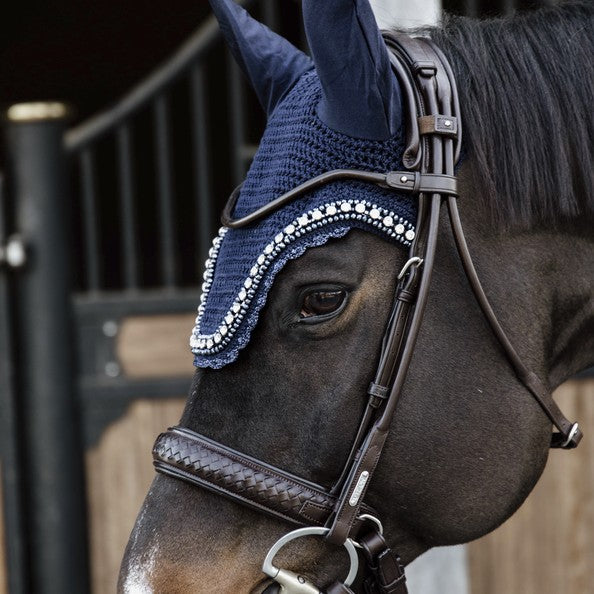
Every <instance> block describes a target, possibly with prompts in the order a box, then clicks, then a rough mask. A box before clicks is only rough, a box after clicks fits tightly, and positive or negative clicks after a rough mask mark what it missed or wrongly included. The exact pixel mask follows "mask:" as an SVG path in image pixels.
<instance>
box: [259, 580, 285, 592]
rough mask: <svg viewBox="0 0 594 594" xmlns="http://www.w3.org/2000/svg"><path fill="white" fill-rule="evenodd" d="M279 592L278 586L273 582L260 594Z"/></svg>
mask: <svg viewBox="0 0 594 594" xmlns="http://www.w3.org/2000/svg"><path fill="white" fill-rule="evenodd" d="M280 591H281V587H280V584H278V583H276V582H274V583H273V584H270V586H268V588H266V590H264V591H263V592H262V594H279V592H280Z"/></svg>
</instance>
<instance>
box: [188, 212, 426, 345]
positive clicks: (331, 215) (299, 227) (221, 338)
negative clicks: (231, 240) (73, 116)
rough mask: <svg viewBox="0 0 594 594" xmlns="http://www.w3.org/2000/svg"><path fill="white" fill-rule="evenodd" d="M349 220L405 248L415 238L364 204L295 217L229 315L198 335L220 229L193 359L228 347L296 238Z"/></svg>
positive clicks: (210, 263) (208, 272) (212, 258)
mask: <svg viewBox="0 0 594 594" xmlns="http://www.w3.org/2000/svg"><path fill="white" fill-rule="evenodd" d="M350 220H357V221H364V222H365V223H367V224H368V225H371V226H372V227H375V228H376V229H377V230H378V231H381V232H382V233H384V234H386V235H387V236H388V237H390V238H392V239H396V240H398V241H400V242H402V243H403V244H405V245H409V244H410V242H411V241H412V240H413V239H414V237H415V231H414V227H413V225H411V223H409V222H408V221H405V220H404V219H402V217H399V216H398V215H396V214H395V213H393V212H392V211H389V210H386V209H385V208H382V207H380V206H377V205H376V204H372V203H371V202H367V201H365V200H339V201H336V202H330V203H328V204H325V205H323V206H319V207H317V208H314V209H312V210H309V211H308V212H306V213H304V214H303V215H301V216H299V217H297V218H296V219H295V220H294V221H292V222H291V223H290V224H289V225H287V226H286V227H285V228H284V230H283V231H281V232H280V233H278V234H277V235H275V236H274V237H273V238H272V239H271V241H270V243H268V244H267V245H266V247H265V248H264V250H263V253H262V254H260V255H259V256H258V258H257V259H256V262H255V263H254V265H253V266H252V268H251V270H250V274H249V276H248V278H246V279H245V281H244V283H243V287H242V289H241V290H240V291H239V293H238V295H237V297H236V298H235V300H234V302H233V304H232V305H231V307H230V308H229V311H228V312H227V313H226V314H225V315H224V316H223V320H222V321H221V323H220V324H219V327H218V328H217V329H216V330H215V332H213V333H212V334H202V333H201V332H200V324H201V321H202V316H203V314H204V310H205V304H206V300H207V298H208V293H209V291H210V288H211V285H212V279H213V276H214V269H215V265H216V261H217V258H218V255H219V251H220V249H221V244H222V242H223V238H224V237H225V234H226V233H227V230H228V229H227V228H226V227H221V229H219V233H218V235H217V236H216V237H215V238H214V240H213V243H212V247H211V248H210V251H209V252H208V260H206V263H205V272H204V282H203V283H202V295H201V296H200V305H199V306H198V317H197V318H196V325H195V326H194V330H193V331H192V336H191V337H190V347H191V349H192V352H193V353H194V354H195V355H203V356H208V355H214V354H216V353H218V352H220V351H222V350H223V349H224V348H225V347H226V346H227V345H228V344H229V342H230V340H231V338H232V337H233V335H234V334H235V332H236V331H237V329H238V328H239V326H240V325H241V322H242V321H243V318H244V317H245V315H246V313H247V311H248V308H249V305H250V303H251V302H252V299H253V298H254V296H255V294H256V291H257V289H258V287H259V285H260V282H261V280H262V279H263V277H264V274H265V272H266V270H267V269H268V268H269V267H270V265H271V264H272V262H273V261H274V260H275V259H276V257H277V256H278V255H279V254H280V253H281V252H282V250H284V249H285V248H286V247H287V246H289V245H290V244H291V243H293V242H294V241H295V240H296V239H298V238H299V237H301V236H303V235H305V234H306V233H310V232H311V231H314V230H315V229H320V228H321V227H324V226H325V225H329V224H331V223H336V222H339V221H350Z"/></svg>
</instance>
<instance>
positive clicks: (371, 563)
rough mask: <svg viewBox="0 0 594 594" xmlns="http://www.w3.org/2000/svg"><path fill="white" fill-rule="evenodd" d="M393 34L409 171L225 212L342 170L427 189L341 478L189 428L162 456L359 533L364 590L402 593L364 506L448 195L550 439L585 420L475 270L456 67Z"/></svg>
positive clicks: (567, 436)
mask: <svg viewBox="0 0 594 594" xmlns="http://www.w3.org/2000/svg"><path fill="white" fill-rule="evenodd" d="M384 38H385V41H386V44H387V46H388V48H389V50H390V59H391V62H392V67H393V70H394V72H395V74H396V76H397V77H398V81H399V83H400V88H401V89H402V92H403V95H404V99H405V104H406V116H407V121H406V126H405V127H406V132H407V147H406V150H405V152H404V157H403V162H404V166H405V167H406V168H407V170H406V171H390V172H388V173H385V174H383V173H381V174H380V173H372V172H366V171H352V170H335V171H330V172H328V173H325V174H323V175H321V176H318V177H316V178H314V179H312V180H309V181H308V182H305V183H304V184H302V185H300V186H298V187H297V188H295V189H293V190H291V191H290V192H287V193H286V194H284V195H283V196H281V197H279V198H277V199H276V200H274V201H273V202H271V203H269V204H267V205H266V206H264V207H263V208H261V209H259V210H257V211H255V212H253V213H251V214H249V215H247V216H246V217H244V218H242V219H238V220H233V219H232V211H233V207H234V204H235V200H236V198H237V195H238V191H236V192H234V194H233V195H232V196H231V199H230V201H229V203H228V204H227V207H226V208H225V211H224V213H223V224H225V225H226V226H228V227H232V228H237V227H243V226H246V225H249V224H251V223H253V222H255V221H258V220H260V219H262V218H263V217H266V216H268V215H269V214H270V213H272V212H273V211H275V210H276V209H278V208H280V207H281V206H283V205H284V204H286V203H288V202H289V201H292V200H294V199H296V198H298V197H300V196H302V195H303V194H305V193H306V192H309V191H311V190H312V189H313V188H315V187H318V186H320V185H323V184H327V183H329V182H332V181H336V180H343V179H357V180H362V181H366V182H369V183H374V184H378V185H380V186H382V187H385V188H391V189H394V190H395V191H398V192H410V193H411V194H413V195H414V196H416V197H417V200H418V215H417V223H416V237H415V239H414V240H413V242H412V245H411V247H410V251H409V259H408V261H407V262H406V264H405V266H404V267H403V269H402V271H401V274H400V275H399V277H398V278H399V282H398V285H397V287H396V291H395V299H394V304H393V309H392V313H391V315H390V317H389V321H388V324H387V328H386V331H385V334H384V338H383V343H382V348H381V355H380V360H379V364H378V367H377V370H376V373H375V376H374V380H373V381H372V382H371V384H370V386H369V389H368V392H367V406H366V409H365V411H364V413H363V416H362V419H361V423H360V425H359V429H358V432H357V435H356V437H355V439H354V441H353V446H352V448H351V451H350V453H349V456H348V458H347V460H346V462H345V465H344V467H343V471H342V473H341V475H340V477H339V479H338V480H337V481H336V483H335V484H334V486H333V487H332V488H331V489H330V490H326V489H325V488H323V487H321V486H319V485H315V484H313V483H311V482H309V481H307V480H305V479H303V478H300V477H297V476H294V475H291V474H289V473H287V472H285V471H283V470H281V469H278V468H275V467H273V466H270V465H268V464H266V463H264V462H261V461H259V460H256V459H254V458H252V457H250V456H247V455H245V454H242V453H240V452H237V451H235V450H232V449H231V448H228V447H227V446H225V445H222V444H219V443H216V442H214V441H212V440H211V439H208V438H206V437H204V436H202V435H199V434H197V433H195V432H193V431H191V430H189V429H186V428H183V427H175V428H172V429H170V430H168V431H167V432H165V433H162V434H161V435H160V436H159V437H158V438H157V441H156V443H155V446H154V449H153V457H154V465H155V468H156V470H157V471H158V472H161V473H163V474H167V475H169V476H173V477H176V478H180V479H182V480H185V481H186V482H189V483H192V484H195V485H199V486H201V487H204V488H206V489H209V490H210V491H213V492H215V493H218V494H221V495H225V496H227V497H230V498H231V499H233V500H234V501H238V502H240V503H243V504H245V505H248V506H249V507H251V508H253V509H256V510H259V511H263V512H265V513H267V514H270V515H273V516H275V517H279V518H282V519H284V520H287V521H289V522H292V523H294V524H298V525H303V526H324V527H326V528H327V530H326V531H324V533H325V538H326V539H327V540H328V541H330V542H332V543H335V544H338V545H340V544H343V543H345V542H346V541H347V539H349V538H356V539H357V540H358V542H359V543H360V545H361V546H362V549H363V553H364V557H365V560H366V567H367V572H366V577H365V582H364V583H365V588H366V591H367V592H369V593H374V592H377V593H388V592H393V593H398V594H404V593H405V592H406V585H405V580H404V571H403V569H402V567H401V566H400V564H399V562H398V559H397V557H396V556H395V555H393V554H392V553H391V551H390V549H389V548H388V546H387V544H386V542H385V540H384V539H383V537H382V535H381V533H380V531H379V530H378V529H377V526H376V525H375V523H374V522H368V521H367V519H365V518H368V517H369V514H373V516H376V515H377V514H376V513H375V512H373V510H371V509H369V508H368V507H367V506H365V504H364V498H365V493H366V491H367V489H368V487H369V485H370V483H371V480H372V478H373V473H374V471H375V468H376V466H377V463H378V461H379V458H380V456H381V453H382V450H383V447H384V444H385V442H386V438H387V436H388V433H389V431H390V426H391V422H392V419H393V416H394V412H395V410H396V406H397V403H398V399H399V397H400V393H401V391H402V387H403V385H404V381H405V379H406V375H407V371H408V368H409V365H410V361H411V359H412V355H413V352H414V348H415V343H416V340H417V336H418V333H419V329H420V327H421V322H422V318H423V313H424V310H425V305H426V302H427V297H428V294H429V285H430V282H431V274H432V271H433V265H434V260H435V251H436V242H437V234H438V227H439V213H440V208H441V205H442V203H444V202H445V203H446V204H447V209H448V213H449V218H450V223H451V228H452V232H453V235H454V239H455V242H456V246H457V250H458V253H459V256H460V259H461V261H462V264H463V267H464V270H465V273H466V276H467V278H468V281H469V284H470V286H471V288H472V291H473V293H474V295H475V298H476V300H477V301H478V303H479V305H480V307H481V309H482V311H483V314H484V316H485V317H486V319H487V321H488V322H489V325H490V326H491V329H492V331H493V333H494V335H495V337H496V338H497V340H498V342H499V343H500V345H501V348H502V350H503V352H504V354H505V356H506V358H507V359H508V361H509V363H510V365H511V366H512V368H513V369H514V371H515V373H516V375H517V377H518V379H519V380H520V381H521V382H522V383H523V384H524V385H525V386H526V388H527V389H528V391H529V392H530V393H531V394H532V396H533V397H534V398H535V399H536V401H537V402H538V404H539V405H540V406H541V408H542V409H543V411H544V412H545V414H546V415H547V416H548V418H549V419H550V420H551V422H552V424H553V425H554V426H555V427H556V428H557V430H558V431H557V432H554V433H553V434H552V438H551V447H553V448H564V449H569V448H575V447H576V446H577V445H578V443H579V441H580V440H581V438H582V432H581V430H580V429H579V427H578V424H577V423H571V422H570V421H568V420H567V419H566V418H565V416H564V415H563V413H562V412H561V410H560V409H559V407H558V406H557V405H556V403H555V402H554V400H553V398H552V396H551V392H550V390H549V389H548V388H547V387H546V386H545V385H544V384H543V382H542V381H541V380H540V379H539V378H538V377H537V376H536V374H534V373H533V372H532V371H530V370H529V369H528V368H527V367H526V366H525V365H524V363H523V362H522V360H521V358H520V357H519V355H518V354H517V352H516V351H515V349H514V347H513V345H512V344H511V342H510V341H509V339H508V337H507V335H506V334H505V332H504V331H503V329H502V327H501V325H500V324H499V322H498V320H497V317H496V316H495V314H494V312H493V310H492V308H491V306H490V304H489V301H488V299H487V297H486V295H485V292H484V291H483V288H482V286H481V283H480V281H479V279H478V276H477V273H476V271H475V268H474V265H473V262H472V259H471V256H470V253H469V251H468V246H467V244H466V240H465V237H464V233H463V230H462V225H461V222H460V217H459V214H458V208H457V203H456V200H457V196H458V194H457V187H456V177H455V171H454V167H455V165H456V163H457V162H458V159H459V156H460V148H461V138H462V129H461V121H460V107H459V102H458V94H457V90H456V84H455V80H454V76H453V73H452V70H451V67H450V65H449V64H448V62H447V60H446V58H445V56H444V55H443V53H442V52H441V51H440V50H439V48H437V47H436V46H435V45H434V44H433V42H432V41H431V40H429V39H426V38H411V37H408V36H404V35H393V34H384ZM362 516H364V517H363V519H362ZM287 591H289V590H287ZM291 591H295V592H297V591H304V592H305V591H311V590H291ZM326 592H327V593H329V594H336V593H340V592H343V593H345V592H351V590H350V589H349V588H348V587H347V586H345V585H344V584H342V583H339V582H336V583H335V584H333V585H332V586H330V587H329V588H327V589H326Z"/></svg>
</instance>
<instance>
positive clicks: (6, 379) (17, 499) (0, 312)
mask: <svg viewBox="0 0 594 594" xmlns="http://www.w3.org/2000/svg"><path fill="white" fill-rule="evenodd" d="M4 198H5V193H4V177H2V176H0V245H3V244H4V243H5V241H6V239H7V237H8V225H7V224H6V216H5V215H6V204H5V200H4ZM8 275H9V271H7V270H2V269H0V459H1V462H2V463H1V467H2V493H3V500H4V507H3V509H2V514H3V517H4V538H5V541H6V542H5V545H6V558H5V559H4V562H5V563H6V567H7V570H8V576H7V578H8V580H7V581H8V591H9V592H11V594H25V593H26V592H29V591H30V587H29V584H28V583H27V573H28V572H27V570H26V562H25V532H24V530H25V527H24V521H23V509H22V505H21V498H22V485H21V464H20V457H19V447H18V444H19V435H18V429H19V427H20V424H19V422H18V418H17V412H16V384H15V381H16V378H15V369H14V357H13V354H14V346H13V344H12V342H13V341H12V332H13V328H12V316H11V308H10V300H11V296H10V290H9V276H8Z"/></svg>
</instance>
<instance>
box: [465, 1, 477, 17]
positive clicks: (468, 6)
mask: <svg viewBox="0 0 594 594" xmlns="http://www.w3.org/2000/svg"><path fill="white" fill-rule="evenodd" d="M478 2H479V0H464V14H465V15H466V16H469V17H477V16H478V15H479V7H478Z"/></svg>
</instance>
